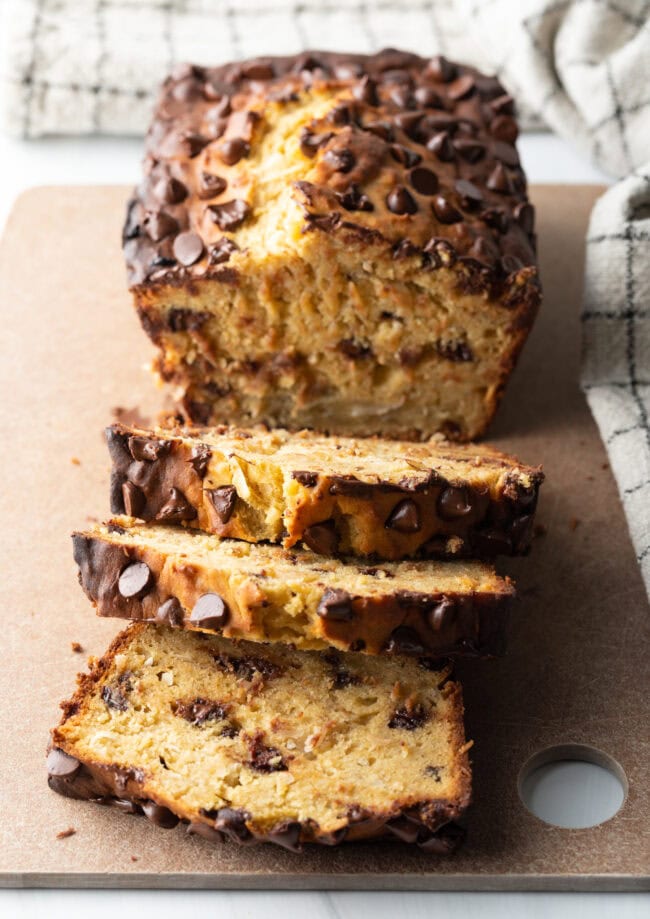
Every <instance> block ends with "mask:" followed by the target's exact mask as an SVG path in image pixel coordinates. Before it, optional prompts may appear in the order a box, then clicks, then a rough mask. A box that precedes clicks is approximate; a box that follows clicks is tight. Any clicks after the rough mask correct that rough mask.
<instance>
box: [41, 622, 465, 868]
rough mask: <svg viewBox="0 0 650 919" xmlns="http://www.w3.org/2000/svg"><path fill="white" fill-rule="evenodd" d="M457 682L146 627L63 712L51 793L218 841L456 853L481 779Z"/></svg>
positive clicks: (129, 637) (398, 666) (130, 636)
mask: <svg viewBox="0 0 650 919" xmlns="http://www.w3.org/2000/svg"><path fill="white" fill-rule="evenodd" d="M449 677H450V668H449V667H447V668H445V669H442V670H439V669H438V670H435V669H434V670H431V669H429V663H428V662H427V661H422V662H420V663H418V662H416V661H411V660H408V659H407V658H395V659H394V660H389V661H382V662H380V661H378V660H376V659H373V658H369V657H364V656H363V655H359V654H337V653H336V652H332V653H330V654H317V653H310V652H307V653H301V652H295V651H291V650H289V649H288V648H286V647H282V646H280V645H273V646H268V647H264V646H261V645H251V644H249V643H247V642H241V643H234V642H230V641H227V640H225V639H223V638H218V637H215V636H211V637H208V636H207V635H201V634H196V633H194V634H193V633H189V632H185V633H182V632H175V631H172V630H171V629H169V628H166V627H164V626H153V625H145V624H142V623H140V624H137V625H134V626H132V627H130V628H129V629H127V631H125V632H123V633H122V634H121V635H119V636H118V637H117V638H116V639H115V641H114V642H113V644H112V645H111V647H110V649H109V651H108V653H107V654H106V655H105V657H104V658H102V660H101V661H99V662H98V663H96V664H95V666H94V667H93V668H92V670H91V672H90V673H89V674H85V675H82V676H80V677H79V688H78V690H77V693H76V695H75V696H74V697H73V698H72V699H71V700H70V701H69V702H66V703H63V705H62V708H63V710H64V715H63V719H62V721H61V724H60V725H59V726H58V727H57V728H55V730H54V731H53V732H52V743H53V747H52V749H51V750H50V753H49V755H48V771H49V784H50V787H51V788H53V789H54V791H57V792H59V793H60V794H63V795H67V796H69V797H72V798H82V799H83V798H90V799H92V800H94V801H97V802H98V803H100V804H112V805H114V806H116V807H118V808H119V810H121V811H123V812H127V813H137V814H145V815H146V816H147V817H148V818H149V819H150V820H152V821H153V822H154V823H155V824H157V825H158V826H161V827H169V828H171V827H174V826H176V824H178V822H179V820H180V821H183V822H184V823H187V824H188V830H189V831H190V832H192V833H196V834H198V835H200V836H204V837H206V838H207V839H209V840H211V841H214V842H220V841H224V840H230V841H232V842H234V843H239V844H244V845H247V844H249V843H255V842H261V841H268V842H274V843H277V844H278V845H281V846H284V847H285V848H288V849H291V850H294V851H295V850H299V849H300V846H301V844H302V843H304V842H313V843H322V844H324V845H335V844H337V843H339V842H342V841H344V840H355V839H369V838H375V837H379V836H387V837H391V838H393V839H399V840H403V841H405V842H410V843H417V844H418V845H419V846H421V848H423V849H425V850H426V851H429V852H447V851H450V849H452V848H453V847H454V845H455V844H456V843H457V842H458V840H459V838H460V836H461V833H460V831H459V829H458V828H457V827H455V826H453V824H452V825H450V821H454V820H455V819H456V818H458V817H459V816H460V815H461V814H462V812H463V811H464V810H465V808H466V807H467V805H468V803H469V799H470V781H471V777H470V768H469V763H468V757H467V749H468V747H469V746H470V745H469V744H466V743H465V736H464V728H463V705H462V699H461V689H460V686H459V685H458V684H457V683H453V682H451V681H450V679H449Z"/></svg>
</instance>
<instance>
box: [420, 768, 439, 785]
mask: <svg viewBox="0 0 650 919" xmlns="http://www.w3.org/2000/svg"><path fill="white" fill-rule="evenodd" d="M442 768H443V767H442V766H425V767H424V774H425V775H428V776H429V778H432V779H433V780H434V781H435V782H439V781H440V773H441V772H442Z"/></svg>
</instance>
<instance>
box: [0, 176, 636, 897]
mask: <svg viewBox="0 0 650 919" xmlns="http://www.w3.org/2000/svg"><path fill="white" fill-rule="evenodd" d="M599 191H600V189H598V188H595V187H560V186H556V187H552V186H538V187H536V188H534V189H533V190H532V198H533V200H534V202H535V203H536V205H537V208H538V214H539V234H540V252H541V262H542V273H543V280H544V285H545V302H544V305H543V309H542V312H541V314H540V317H539V320H538V323H537V325H536V327H535V329H534V331H533V334H532V336H531V338H530V340H529V343H528V345H527V347H526V349H525V352H524V355H523V357H522V360H521V362H520V365H519V367H518V369H517V371H516V374H515V377H514V378H513V380H512V381H511V385H510V388H509V390H508V393H507V395H506V398H505V401H504V404H503V406H502V409H501V412H500V414H499V416H498V420H497V422H496V424H495V425H494V427H493V429H492V432H491V438H490V439H491V440H492V441H494V442H495V443H496V444H498V445H499V446H500V447H502V448H505V449H508V450H510V449H512V450H514V451H515V452H517V453H518V454H519V455H520V456H521V458H522V460H524V461H527V462H530V463H538V462H542V463H543V464H544V467H545V470H546V473H547V477H548V478H547V482H546V484H545V485H544V486H543V489H542V497H541V501H540V509H539V520H540V522H541V523H543V524H544V526H545V527H546V528H547V531H548V532H547V535H546V536H543V537H541V538H538V539H536V540H535V545H534V548H533V553H532V555H531V556H530V557H529V558H528V559H521V560H517V561H507V562H506V563H505V564H501V568H502V569H503V570H506V571H509V572H510V573H511V574H513V575H514V576H515V577H516V579H517V581H518V585H519V589H520V600H519V603H518V605H517V608H516V611H515V614H514V618H513V623H512V631H511V640H510V647H509V653H508V656H507V657H506V658H505V659H503V660H501V661H497V662H480V663H474V662H467V663H465V664H463V665H462V666H461V667H460V668H459V671H460V675H461V677H462V680H463V683H464V686H465V698H466V709H467V728H468V734H469V736H470V737H472V738H474V740H475V747H474V750H473V754H472V755H473V762H474V788H475V803H474V805H473V807H472V809H471V811H470V813H469V818H470V823H469V826H470V831H469V836H468V841H467V844H466V845H465V847H464V848H463V849H462V850H461V851H460V852H459V853H458V854H457V855H456V856H454V857H452V858H440V857H436V856H430V855H426V854H424V853H422V852H420V851H418V850H416V849H411V848H409V847H407V846H404V845H402V844H399V843H374V844H372V843H371V844H365V845H356V846H355V845H350V846H340V847H338V848H334V849H327V848H323V849H318V848H312V849H310V850H308V851H307V852H305V853H304V854H303V855H300V856H297V855H293V854H291V853H288V852H285V851H284V850H281V849H279V848H277V847H275V846H264V847H258V848H244V849H240V848H236V847H234V846H232V845H223V846H219V847H211V846H210V845H209V844H208V843H207V842H205V841H204V840H201V839H199V838H198V837H187V836H186V835H185V834H184V832H183V830H182V828H177V829H175V830H171V831H166V830H161V829H158V828H156V827H154V826H152V825H151V824H150V823H149V822H148V821H146V820H144V819H140V818H135V817H129V816H124V815H122V814H120V813H118V812H116V811H114V810H111V809H109V808H103V807H98V806H96V805H93V804H90V803H84V802H76V801H71V800H67V799H65V798H61V797H59V796H58V795H56V794H54V793H53V792H51V791H49V789H48V788H47V785H46V780H45V764H44V752H45V747H46V744H47V738H48V730H49V728H50V727H51V726H52V725H53V724H54V723H55V722H56V721H57V720H58V717H59V710H58V701H59V700H60V699H62V698H66V697H68V696H69V695H70V694H71V692H72V689H73V685H74V675H75V673H76V671H77V670H78V669H80V668H81V667H82V665H83V662H84V659H85V654H84V655H80V654H75V653H74V652H73V651H72V650H71V642H73V641H78V642H80V644H81V645H82V646H83V648H84V650H85V652H86V654H88V653H90V654H100V653H101V652H102V651H103V649H104V648H105V647H106V646H107V644H108V642H109V640H110V639H111V637H112V636H113V635H114V634H115V633H116V632H117V631H118V630H119V629H120V628H121V626H122V625H123V623H120V622H118V621H111V620H99V619H97V618H96V617H95V615H94V613H93V611H92V609H91V607H90V605H89V603H88V601H87V600H86V598H85V597H84V596H83V594H82V592H81V590H80V588H79V586H78V584H77V578H76V571H75V566H74V563H73V560H72V552H71V545H70V537H69V534H70V532H71V531H72V530H73V528H75V527H79V526H83V525H84V524H85V523H87V522H88V521H89V520H90V519H92V518H101V517H104V516H106V515H107V513H108V472H109V466H108V457H107V452H106V449H105V446H104V444H103V440H102V429H103V427H104V426H105V425H106V424H108V423H110V422H111V421H112V420H114V417H115V415H114V409H115V408H116V407H117V406H122V407H124V408H128V409H133V408H135V407H137V408H138V409H139V411H140V413H141V414H142V415H144V416H145V417H147V416H149V417H153V416H155V414H156V413H157V411H159V410H160V408H161V405H162V402H163V395H162V393H161V392H160V391H159V390H157V389H156V388H155V387H154V385H153V383H152V380H151V378H150V376H149V374H148V372H147V370H146V366H145V365H146V364H147V362H148V360H149V359H150V356H151V353H152V352H151V346H150V345H149V344H148V341H147V339H146V337H145V335H144V334H143V332H142V331H141V329H140V328H139V325H138V322H137V319H136V317H135V315H134V313H133V310H132V308H131V305H130V302H129V297H128V295H127V293H126V290H125V282H124V273H123V267H122V259H121V254H120V249H119V235H120V228H121V222H122V216H123V211H124V202H125V199H126V195H127V190H126V189H123V188H80V187H76V188H45V189H33V190H31V191H30V192H28V193H27V194H26V195H23V197H21V198H20V199H19V201H18V202H17V204H16V206H15V208H14V211H13V214H12V216H11V218H10V220H9V223H8V227H7V230H6V234H5V237H4V240H3V242H2V246H1V249H0V296H1V302H0V309H1V310H2V317H1V320H0V329H1V331H0V349H1V351H0V386H1V390H2V399H1V402H0V425H1V427H0V429H1V430H2V431H4V435H3V440H4V442H3V448H2V450H1V452H0V464H1V471H0V482H1V483H2V485H1V487H0V502H1V508H2V520H3V522H4V530H3V545H2V560H3V566H2V569H3V570H2V579H1V582H0V583H1V585H2V601H3V602H2V617H3V624H2V650H3V654H2V663H1V666H0V698H1V699H2V705H1V706H0V738H1V741H2V755H1V756H0V814H1V815H2V819H1V821H0V826H1V833H2V837H1V840H2V841H1V843H0V883H4V884H5V885H19V886H22V885H25V886H35V885H38V886H67V887H70V886H133V887H174V886H176V887H215V888H226V887H232V888H272V887H274V888H283V887H286V888H302V889H308V888H362V889H368V888H372V889H378V888H393V889H397V888H400V889H414V890H415V889H438V890H454V889H468V890H470V889H472V890H478V889H481V890H496V889H556V890H567V889H583V890H604V889H639V888H642V887H644V886H647V883H648V874H649V873H650V835H649V834H650V781H649V772H650V755H649V751H648V725H649V724H650V683H649V667H648V659H649V654H648V652H649V642H648V630H649V626H650V617H649V616H648V606H647V601H646V598H645V593H644V589H643V585H642V581H641V577H640V575H639V571H638V569H637V565H636V562H635V558H634V551H633V548H632V545H631V543H630V539H629V536H628V532H627V527H626V522H625V518H624V515H623V511H622V508H621V505H620V502H619V500H618V497H617V492H616V486H615V483H614V480H613V478H612V475H611V472H610V470H609V468H608V467H607V465H606V454H605V451H604V449H603V446H602V444H601V442H600V439H599V437H598V433H597V430H596V427H595V425H594V422H593V420H592V418H591V416H590V414H589V411H588V408H587V406H586V403H585V401H584V399H583V397H582V395H581V393H580V391H579V388H578V364H579V334H580V329H579V326H580V322H579V311H580V295H581V294H580V291H581V285H582V275H583V254H584V234H585V230H586V224H587V218H588V213H589V210H590V208H591V205H592V203H593V201H594V199H595V198H596V196H597V194H598V193H599ZM576 522H577V523H576ZM566 743H570V744H571V743H582V744H588V745H590V746H593V747H595V748H597V749H599V750H602V751H604V752H605V753H606V754H609V755H610V756H612V757H614V758H615V759H616V760H617V762H618V763H620V765H621V767H622V769H623V770H624V772H625V775H626V776H627V780H628V782H629V793H628V796H627V799H626V802H625V804H624V806H623V808H622V809H621V810H620V812H619V813H618V815H617V816H615V817H614V818H613V819H612V820H610V821H609V822H607V823H605V824H603V825H601V826H599V827H595V828H592V829H587V830H566V829H559V828H556V827H551V826H548V825H546V824H544V823H542V822H541V821H539V820H538V819H536V818H535V817H533V816H532V815H531V814H529V813H528V812H527V811H526V809H525V808H524V806H523V804H522V803H521V802H520V800H519V797H518V792H517V777H518V774H519V771H520V769H521V767H522V765H523V764H524V763H525V762H526V761H527V760H528V758H529V757H530V756H531V755H533V754H535V753H536V752H537V751H539V750H541V749H543V748H545V747H548V746H551V745H555V744H566ZM68 827H73V828H74V829H75V830H76V832H75V834H74V835H72V836H70V837H68V838H65V839H60V840H57V839H56V834H57V833H58V832H60V831H61V830H65V829H67V828H68ZM135 859H137V860H135Z"/></svg>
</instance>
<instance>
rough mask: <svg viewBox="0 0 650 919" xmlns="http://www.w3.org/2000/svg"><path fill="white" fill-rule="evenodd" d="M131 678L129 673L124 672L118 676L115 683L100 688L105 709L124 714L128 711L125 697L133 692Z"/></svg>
mask: <svg viewBox="0 0 650 919" xmlns="http://www.w3.org/2000/svg"><path fill="white" fill-rule="evenodd" d="M132 676H133V674H132V673H131V671H126V672H125V673H121V674H120V675H119V676H118V678H117V680H116V681H115V683H113V684H112V685H109V684H107V685H106V686H104V687H103V688H102V701H103V702H104V704H105V705H106V707H107V708H112V709H114V711H116V712H125V711H126V710H127V709H128V707H129V703H128V700H127V698H126V695H127V694H128V693H130V692H131V691H132V690H133V685H132V683H131V677H132Z"/></svg>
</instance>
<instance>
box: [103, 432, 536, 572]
mask: <svg viewBox="0 0 650 919" xmlns="http://www.w3.org/2000/svg"><path fill="white" fill-rule="evenodd" d="M106 434H107V440H108V446H109V450H110V454H111V459H112V461H113V470H112V478H111V510H112V512H113V513H116V514H128V515H131V516H135V517H140V518H141V519H143V520H148V521H151V520H156V521H161V522H172V523H182V524H184V525H186V526H189V527H192V528H196V529H201V530H204V531H205V532H208V533H216V534H217V535H219V536H225V537H231V538H234V539H244V540H246V541H248V542H260V541H264V540H267V541H270V542H276V543H277V542H281V543H282V545H283V546H284V547H285V548H291V547H292V546H294V545H296V544H297V543H300V542H302V543H303V544H304V545H305V546H307V547H308V548H310V549H312V550H313V551H314V552H317V553H319V554H323V555H336V554H339V553H340V554H342V555H355V556H377V557H378V558H381V559H386V560H391V559H400V558H406V557H412V556H417V555H421V556H423V557H437V556H440V557H444V556H454V555H455V556H473V557H489V556H493V555H496V554H498V553H506V554H521V553H523V552H525V551H526V550H527V549H528V547H529V545H530V539H531V534H532V531H533V521H534V515H535V507H536V504H537V494H538V489H539V485H540V483H541V482H542V480H543V473H542V472H541V470H540V469H539V468H532V467H530V466H524V465H522V464H521V463H519V461H518V460H517V459H516V458H515V457H512V456H507V455H505V454H503V453H499V452H498V451H496V450H494V449H492V448H490V447H487V446H476V445H467V446H464V445H460V444H452V443H449V442H445V441H439V440H431V441H429V442H428V443H423V444H417V443H413V442H406V441H387V440H380V439H378V438H368V439H351V438H343V437H324V436H322V435H318V434H314V433H311V432H309V431H301V432H299V433H296V434H290V433H289V432H287V431H285V430H274V431H266V430H260V429H238V428H232V427H230V428H228V427H219V428H212V429H207V428H205V429H196V430H192V429H183V428H179V429H176V430H175V431H170V430H166V429H161V428H157V429H154V430H146V429H142V428H135V427H127V426H125V425H121V424H115V425H113V426H112V427H110V428H108V430H107V432H106Z"/></svg>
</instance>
